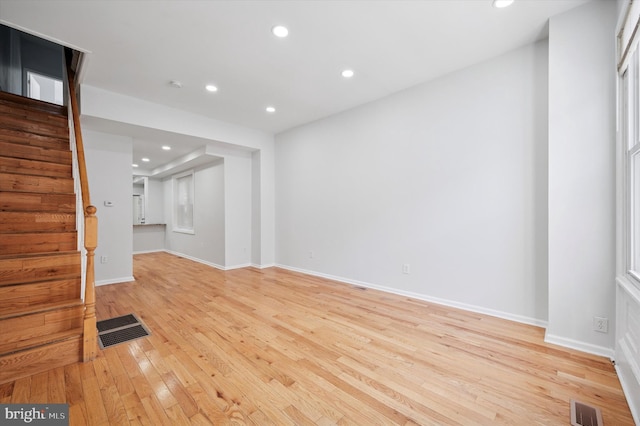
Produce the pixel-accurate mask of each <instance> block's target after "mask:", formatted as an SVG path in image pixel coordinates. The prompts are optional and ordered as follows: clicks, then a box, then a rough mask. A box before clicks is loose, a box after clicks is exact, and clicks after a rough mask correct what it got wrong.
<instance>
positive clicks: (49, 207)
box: [0, 192, 76, 213]
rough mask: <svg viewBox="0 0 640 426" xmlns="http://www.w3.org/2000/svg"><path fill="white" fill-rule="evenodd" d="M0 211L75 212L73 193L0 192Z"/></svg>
mask: <svg viewBox="0 0 640 426" xmlns="http://www.w3.org/2000/svg"><path fill="white" fill-rule="evenodd" d="M0 211H12V212H58V213H75V211H76V196H75V195H74V194H36V193H28V192H0Z"/></svg>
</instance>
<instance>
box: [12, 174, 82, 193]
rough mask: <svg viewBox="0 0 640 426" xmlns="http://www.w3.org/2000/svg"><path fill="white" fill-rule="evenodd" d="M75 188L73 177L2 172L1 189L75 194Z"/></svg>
mask: <svg viewBox="0 0 640 426" xmlns="http://www.w3.org/2000/svg"><path fill="white" fill-rule="evenodd" d="M74 189H75V188H74V183H73V179H71V178H58V177H48V176H32V175H18V174H14V173H0V191H15V192H36V193H45V194H73V193H74Z"/></svg>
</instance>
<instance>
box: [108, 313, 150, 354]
mask: <svg viewBox="0 0 640 426" xmlns="http://www.w3.org/2000/svg"><path fill="white" fill-rule="evenodd" d="M96 325H97V327H98V343H99V344H100V348H101V349H105V348H108V347H111V346H115V345H118V344H120V343H125V342H130V341H132V340H135V339H139V338H140V337H145V336H149V335H150V334H151V333H149V330H148V329H147V327H145V325H144V324H143V323H142V321H140V320H139V319H138V317H136V316H135V315H134V314H129V315H123V316H121V317H117V318H110V319H107V320H104V321H98V323H97V324H96Z"/></svg>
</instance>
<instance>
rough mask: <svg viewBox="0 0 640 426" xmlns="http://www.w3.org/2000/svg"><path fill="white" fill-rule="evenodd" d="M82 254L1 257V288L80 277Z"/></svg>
mask: <svg viewBox="0 0 640 426" xmlns="http://www.w3.org/2000/svg"><path fill="white" fill-rule="evenodd" d="M80 273H81V269H80V252H79V251H68V252H54V253H29V254H11V255H3V256H0V286H6V285H15V284H25V283H29V282H34V281H47V280H56V279H70V278H76V277H79V276H80Z"/></svg>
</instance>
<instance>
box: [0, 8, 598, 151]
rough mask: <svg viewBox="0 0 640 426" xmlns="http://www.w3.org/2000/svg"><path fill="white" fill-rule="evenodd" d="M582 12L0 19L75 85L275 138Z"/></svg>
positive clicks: (32, 12)
mask: <svg viewBox="0 0 640 426" xmlns="http://www.w3.org/2000/svg"><path fill="white" fill-rule="evenodd" d="M588 1H589V0H516V1H515V3H514V4H513V5H512V6H510V7H508V8H506V9H496V8H494V7H492V5H491V4H492V0H422V1H420V0H410V1H404V0H392V1H385V0H371V1H366V0H355V1H347V0H323V1H321V0H317V1H313V0H306V1H305V0H287V1H271V0H256V1H250V0H242V1H238V0H236V1H233V0H226V1H214V0H209V1H206V0H201V1H189V0H179V1H178V0H174V1H157V0H137V1H136V0H129V1H119V0H109V1H102V0H91V1H77V0H65V1H58V0H47V1H44V0H20V1H14V0H0V20H1V21H2V22H4V23H6V24H8V25H10V26H13V27H16V28H19V29H23V30H26V31H28V32H31V33H37V34H41V35H44V36H46V38H49V39H54V40H55V41H58V42H61V43H62V44H65V45H68V46H72V47H75V48H77V49H80V50H83V51H85V52H89V55H88V60H87V62H86V69H85V70H84V74H83V78H84V81H83V83H85V84H89V85H92V86H96V87H99V88H102V89H106V90H110V91H113V92H118V93H123V94H127V95H129V96H134V97H138V98H141V99H145V100H149V101H152V102H157V103H160V104H166V105H169V106H172V107H175V108H180V109H184V110H187V111H191V112H194V113H198V114H202V115H205V116H210V117H213V118H216V119H218V120H223V121H227V122H231V123H235V124H239V125H242V126H247V127H250V128H254V129H259V130H263V131H266V132H269V133H274V134H276V133H279V132H282V131H283V130H286V129H289V128H292V127H295V126H299V125H301V124H304V123H308V122H311V121H314V120H317V119H320V118H322V117H326V116H329V115H332V114H336V113H338V112H340V111H344V110H346V109H349V108H353V107H355V106H357V105H361V104H364V103H367V102H370V101H373V100H375V99H379V98H382V97H384V96H387V95H389V94H391V93H394V92H397V91H400V90H403V89H406V88H408V87H411V86H414V85H417V84H419V83H422V82H425V81H428V80H432V79H434V78H437V77H439V76H441V75H444V74H446V73H449V72H452V71H454V70H458V69H461V68H464V67H467V66H470V65H472V64H475V63H478V62H481V61H483V60H486V59H488V58H491V57H495V56H497V55H500V54H502V53H505V52H507V51H509V50H512V49H515V48H517V47H519V46H522V45H525V44H528V43H531V42H533V41H535V40H538V39H541V38H544V37H545V36H546V23H547V21H548V19H549V17H551V16H553V15H556V14H558V13H562V12H564V11H567V10H569V9H571V8H574V7H576V6H579V5H581V4H584V3H587V2H588ZM278 24H280V25H285V26H287V27H288V28H289V37H287V38H284V39H279V38H276V37H275V36H273V35H272V34H271V28H272V27H273V26H274V25H278ZM345 68H351V69H353V70H354V71H355V76H354V77H353V78H352V79H349V80H347V79H344V78H343V77H341V75H340V72H341V71H342V70H343V69H345ZM170 80H180V81H181V82H182V83H183V88H182V89H176V88H173V87H171V86H170V85H169V84H168V83H169V81H170ZM209 83H212V84H215V85H216V86H217V87H218V88H219V91H218V92H217V93H209V92H207V91H205V90H204V86H205V84H209ZM267 105H273V106H275V107H276V108H277V111H276V112H275V113H273V114H269V113H266V112H265V107H266V106H267ZM143 138H144V135H142V136H140V135H139V136H138V137H137V139H140V140H142V139H143ZM156 145H157V144H156Z"/></svg>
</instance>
